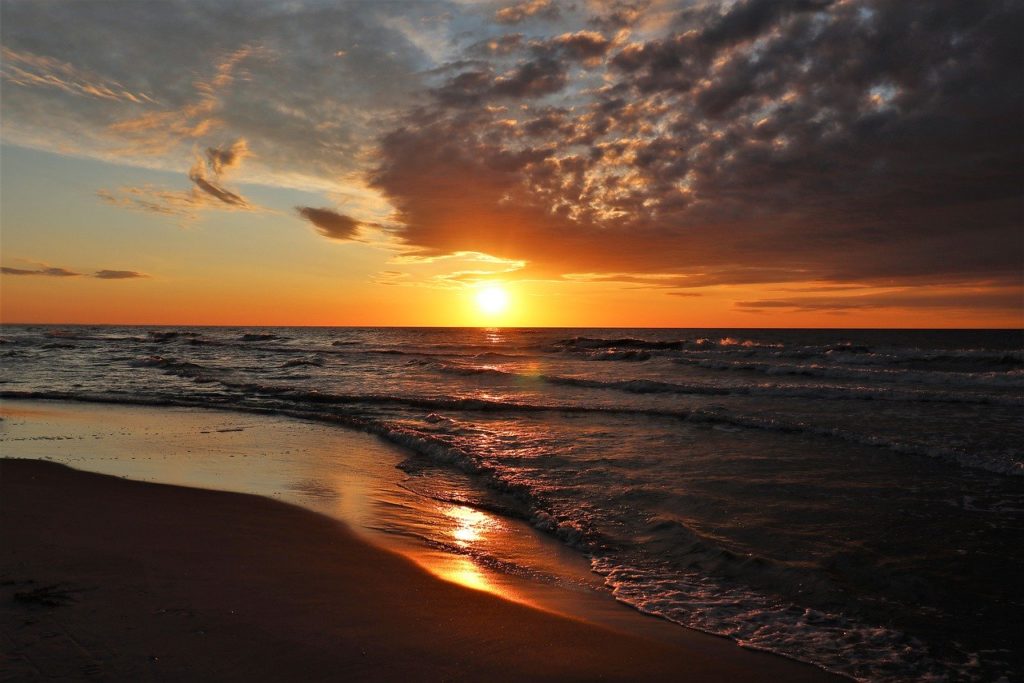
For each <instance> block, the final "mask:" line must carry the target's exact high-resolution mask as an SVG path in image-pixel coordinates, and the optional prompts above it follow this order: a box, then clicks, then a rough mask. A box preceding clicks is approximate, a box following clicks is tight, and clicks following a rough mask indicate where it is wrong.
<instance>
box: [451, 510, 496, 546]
mask: <svg viewBox="0 0 1024 683" xmlns="http://www.w3.org/2000/svg"><path fill="white" fill-rule="evenodd" d="M444 514H445V516H446V517H448V518H450V519H452V520H454V521H455V526H454V527H453V528H452V531H451V534H452V538H453V539H455V544H456V545H458V546H459V547H460V548H468V547H469V546H470V544H472V543H475V542H477V541H480V540H481V539H483V537H484V534H485V533H486V532H487V531H488V530H489V529H490V528H492V527H493V526H494V523H495V522H494V519H492V518H491V516H490V515H488V514H487V513H485V512H481V511H479V510H474V509H473V508H471V507H466V506H465V505H452V506H451V507H449V508H448V509H447V510H445V511H444Z"/></svg>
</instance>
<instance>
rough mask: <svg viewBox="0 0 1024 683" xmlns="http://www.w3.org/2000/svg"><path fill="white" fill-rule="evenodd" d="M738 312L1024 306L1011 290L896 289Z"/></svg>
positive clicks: (751, 305)
mask: <svg viewBox="0 0 1024 683" xmlns="http://www.w3.org/2000/svg"><path fill="white" fill-rule="evenodd" d="M736 307H737V308H740V309H753V310H759V309H789V310H793V311H805V312H806V311H811V312H813V311H825V312H835V311H840V312H841V311H856V310H868V309H882V308H937V309H972V310H989V309H997V310H1005V311H1009V312H1017V313H1020V312H1021V310H1022V307H1024V299H1022V298H1021V292H1020V291H1019V290H1017V289H1014V288H1003V287H996V288H990V289H987V290H985V289H982V290H975V291H962V290H947V291H935V290H934V289H930V288H923V289H922V290H900V291H896V292H884V293H880V294H879V293H873V294H861V295H856V296H845V297H795V298H790V299H761V300H755V301H737V302H736Z"/></svg>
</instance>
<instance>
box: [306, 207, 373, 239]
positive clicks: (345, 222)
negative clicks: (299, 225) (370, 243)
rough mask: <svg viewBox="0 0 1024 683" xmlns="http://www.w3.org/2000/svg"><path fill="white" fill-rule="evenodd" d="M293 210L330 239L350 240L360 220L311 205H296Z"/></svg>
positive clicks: (357, 228)
mask: <svg viewBox="0 0 1024 683" xmlns="http://www.w3.org/2000/svg"><path fill="white" fill-rule="evenodd" d="M295 211H296V212H297V213H298V214H299V215H300V216H302V217H303V218H305V219H306V220H307V221H309V222H310V223H312V224H313V226H314V227H316V230H317V232H319V233H320V234H321V235H323V236H324V237H329V238H330V239H332V240H351V239H354V238H355V236H356V234H357V233H358V232H359V227H360V225H361V224H360V222H359V221H357V220H355V219H354V218H352V217H351V216H346V215H345V214H342V213H338V212H337V211H332V210H331V209H316V208H313V207H311V206H297V207H295Z"/></svg>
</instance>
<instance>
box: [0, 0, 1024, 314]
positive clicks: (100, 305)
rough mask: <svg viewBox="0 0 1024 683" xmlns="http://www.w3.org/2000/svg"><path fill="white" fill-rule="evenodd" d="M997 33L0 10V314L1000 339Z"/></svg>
mask: <svg viewBox="0 0 1024 683" xmlns="http://www.w3.org/2000/svg"><path fill="white" fill-rule="evenodd" d="M1021 35H1024V2H1020V1H1019V0H1005V1H997V0H983V1H978V2H963V1H962V0H934V1H930V2H926V3H925V2H904V1H902V0H891V1H877V2H876V1H870V0H863V1H854V0H736V1H734V2H704V1H698V0H677V1H669V0H635V1H633V0H628V1H626V0H600V1H599V0H564V1H561V2H559V1H556V0H524V1H523V2H516V1H515V0H499V1H490V0H485V1H480V2H469V1H467V0H416V1H412V0H407V1H404V2H389V1H387V0H377V1H373V2H371V1H369V0H362V1H355V2H319V1H291V0H289V1H287V2H282V1H274V2H271V1H266V2H259V1H257V0H238V1H222V0H191V1H187V2H186V1H177V0H153V1H149V2H125V1H118V0H76V1H70V0H66V1H61V2H48V1H46V0H2V2H0V44H2V55H0V117H2V118H0V266H2V272H0V320H2V321H3V322H7V323H15V322H41V323H126V324H174V325H183V324H214V325H216V324H220V325H517V326H533V325H536V326H614V327H632V326H652V327H1022V326H1024V125H1022V124H1024V41H1021V40H1020V36H1021ZM495 287H497V288H500V289H502V290H503V291H504V292H505V293H506V294H507V298H508V302H509V303H508V307H507V308H506V309H505V310H503V311H488V310H485V308H482V307H481V306H480V305H478V303H477V301H478V298H479V293H480V292H481V291H482V290H486V289H488V288H495Z"/></svg>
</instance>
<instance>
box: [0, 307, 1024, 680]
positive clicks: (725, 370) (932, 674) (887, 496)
mask: <svg viewBox="0 0 1024 683" xmlns="http://www.w3.org/2000/svg"><path fill="white" fill-rule="evenodd" d="M0 396H2V397H4V398H7V399H19V398H20V399H60V400H65V401H67V400H70V401H87V402H107V403H129V404H143V405H148V406H188V407H193V408H215V409H231V410H237V411H244V412H250V413H264V414H273V415H278V416H288V417H293V418H301V419H303V420H313V421H317V422H320V423H323V424H325V425H330V428H331V429H337V430H358V431H362V432H368V433H370V434H372V435H375V438H378V439H381V440H384V441H387V442H390V443H392V444H394V445H395V446H396V447H397V448H398V449H400V450H401V452H402V453H404V456H403V459H402V460H401V462H400V463H399V466H400V467H401V469H402V471H403V472H404V473H405V474H404V475H403V476H405V477H406V482H407V483H406V489H407V490H408V491H410V492H412V494H414V495H416V496H420V497H422V498H424V499H430V500H439V501H446V502H451V501H455V502H457V503H458V504H459V505H461V506H465V507H467V508H468V509H472V510H480V511H485V512H486V513H487V514H489V515H494V516H497V517H500V518H507V519H515V520H520V521H521V522H523V523H525V524H528V525H530V526H532V527H533V528H534V529H536V530H537V531H538V532H540V533H542V534H545V535H547V536H548V537H550V538H551V539H554V540H556V541H557V542H558V543H559V544H561V546H563V547H564V548H566V549H567V551H568V552H570V553H572V554H574V555H578V556H579V557H580V558H582V559H583V560H584V561H586V562H587V563H589V568H590V571H591V572H593V574H594V575H595V576H596V577H598V578H599V579H600V581H599V582H598V583H599V585H600V590H603V591H606V592H608V593H611V594H612V595H614V597H615V598H616V599H617V600H619V601H621V602H623V603H626V604H628V605H630V606H632V607H634V608H635V609H636V610H639V611H641V612H644V613H648V614H650V615H654V616H656V617H660V618H661V619H664V620H668V621H670V622H674V623H677V624H679V625H681V626H686V627H690V628H694V629H699V630H701V631H706V632H709V633H713V634H718V635H722V636H726V637H728V638H731V639H733V640H735V641H737V642H738V643H739V644H741V645H743V646H745V647H749V648H755V649H760V650H766V651H770V652H774V653H778V654H782V655H785V656H788V657H791V658H794V659H798V660H802V661H806V662H810V663H813V664H816V665H818V666H820V667H822V668H825V669H827V670H830V671H834V672H837V673H841V674H844V675H846V676H849V677H851V678H855V679H858V680H870V681H906V680H919V681H1015V680H1016V681H1020V680H1024V640H1022V634H1024V410H1022V407H1024V332H1022V331H1020V330H1002V331H1000V330H912V331H911V330H836V329H821V330H803V329H801V330H780V329H549V328H545V329H500V328H495V329H472V328H235V327H107V326H96V327H88V326H74V327H68V326H65V327H57V326H17V325H8V326H4V327H3V329H2V332H0ZM249 466H252V467H256V466H258V465H257V464H256V463H250V465H249ZM315 485H316V482H313V484H311V486H315ZM406 532H410V531H409V530H408V529H407V530H406ZM415 533H416V534H417V535H418V536H419V537H420V538H421V539H422V541H423V542H424V543H434V544H435V546H437V547H443V548H445V550H446V551H447V552H451V553H462V554H464V555H465V556H466V557H468V558H469V559H470V560H471V561H473V562H476V563H480V564H481V565H486V566H489V567H491V568H497V569H498V570H500V571H506V572H510V573H513V574H514V573H519V574H521V575H522V576H525V577H539V576H541V575H542V574H543V573H544V572H547V571H549V569H547V568H540V567H531V566H529V565H530V564H531V560H530V558H529V556H528V555H526V556H517V557H516V558H515V559H514V560H513V561H510V560H508V558H502V557H496V556H493V555H494V554H493V553H492V552H491V550H489V549H488V548H486V547H484V548H480V547H476V546H474V545H473V544H471V543H463V544H451V543H448V544H446V543H445V541H444V539H441V538H431V531H430V528H429V525H428V527H427V528H420V529H417V530H415Z"/></svg>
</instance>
